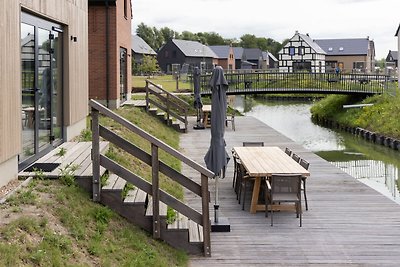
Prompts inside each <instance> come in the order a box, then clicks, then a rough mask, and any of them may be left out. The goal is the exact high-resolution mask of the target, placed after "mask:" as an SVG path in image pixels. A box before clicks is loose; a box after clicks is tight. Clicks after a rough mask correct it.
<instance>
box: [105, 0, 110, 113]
mask: <svg viewBox="0 0 400 267" xmlns="http://www.w3.org/2000/svg"><path fill="white" fill-rule="evenodd" d="M105 4H106V98H107V99H106V100H107V108H109V106H110V77H109V74H110V66H109V63H110V52H109V47H110V41H109V39H110V33H109V24H110V15H109V11H110V8H109V4H108V0H105Z"/></svg>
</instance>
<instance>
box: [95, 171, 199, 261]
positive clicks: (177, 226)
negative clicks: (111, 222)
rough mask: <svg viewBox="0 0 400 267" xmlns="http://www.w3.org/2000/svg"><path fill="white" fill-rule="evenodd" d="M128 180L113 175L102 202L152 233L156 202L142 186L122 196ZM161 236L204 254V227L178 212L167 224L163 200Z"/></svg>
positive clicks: (178, 245) (161, 206)
mask: <svg viewBox="0 0 400 267" xmlns="http://www.w3.org/2000/svg"><path fill="white" fill-rule="evenodd" d="M126 184H127V182H126V181H125V180H124V179H123V178H121V177H118V176H117V175H116V174H111V175H110V176H109V178H108V179H107V181H106V184H105V185H104V186H102V188H101V200H100V202H101V203H102V204H103V205H105V206H107V207H109V208H111V209H113V210H114V211H115V212H117V213H118V214H119V215H121V216H122V217H124V218H126V219H127V220H128V221H130V222H132V223H134V224H136V225H138V226H139V227H141V228H142V229H144V230H146V231H148V232H152V227H153V205H151V203H152V197H151V195H149V194H147V193H146V192H144V191H143V190H141V189H139V188H136V187H135V188H134V189H131V190H129V191H128V192H127V194H126V196H124V195H123V190H124V187H125V186H126ZM159 214H160V220H161V227H160V229H161V239H162V240H164V241H165V242H167V243H168V244H170V245H171V246H173V247H176V248H179V249H183V250H185V251H187V252H189V253H191V254H201V253H203V233H202V231H203V228H202V226H201V225H199V224H197V223H195V222H193V221H192V220H189V219H188V218H187V217H186V216H184V215H182V214H180V213H177V215H176V219H175V221H174V222H173V223H171V224H167V205H166V204H164V203H163V202H160V211H159Z"/></svg>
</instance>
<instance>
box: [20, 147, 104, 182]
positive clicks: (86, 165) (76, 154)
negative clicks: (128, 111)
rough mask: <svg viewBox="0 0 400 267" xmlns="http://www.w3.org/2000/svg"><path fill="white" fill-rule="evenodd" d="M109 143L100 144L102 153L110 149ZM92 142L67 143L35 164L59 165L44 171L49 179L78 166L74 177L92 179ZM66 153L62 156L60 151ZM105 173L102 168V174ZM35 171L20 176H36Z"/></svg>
mask: <svg viewBox="0 0 400 267" xmlns="http://www.w3.org/2000/svg"><path fill="white" fill-rule="evenodd" d="M108 145H109V143H108V142H100V151H101V152H104V151H106V150H107V149H108ZM91 148H92V142H65V143H63V144H62V145H60V146H59V147H57V148H55V149H54V150H52V151H50V153H48V154H46V155H45V156H43V157H41V158H40V159H38V160H37V161H36V162H35V163H38V164H41V163H56V164H59V165H58V166H57V167H56V168H55V169H54V170H52V171H44V172H43V175H44V176H45V177H47V178H58V177H59V176H60V174H61V173H62V170H63V169H65V168H68V166H76V168H77V169H76V171H74V175H75V177H76V178H90V177H92V173H93V172H92V159H91ZM61 150H63V151H64V152H65V153H64V154H63V155H61V153H60V151H61ZM104 171H105V169H104V168H102V170H101V173H103V172H104ZM35 175H36V173H35V172H34V171H22V172H20V173H19V174H18V176H23V177H27V176H35Z"/></svg>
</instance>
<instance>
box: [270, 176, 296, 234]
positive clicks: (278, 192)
mask: <svg viewBox="0 0 400 267" xmlns="http://www.w3.org/2000/svg"><path fill="white" fill-rule="evenodd" d="M265 184H266V187H265V217H268V211H269V210H270V211H271V226H273V225H274V207H273V206H274V204H279V205H280V204H281V203H291V202H292V203H294V205H295V207H296V215H297V217H300V227H301V226H302V217H301V216H302V210H301V174H273V175H272V176H271V177H270V180H269V181H268V180H266V181H265Z"/></svg>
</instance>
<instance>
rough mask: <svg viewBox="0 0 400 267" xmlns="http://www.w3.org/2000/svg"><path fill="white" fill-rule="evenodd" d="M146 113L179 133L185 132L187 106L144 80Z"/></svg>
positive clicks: (186, 126)
mask: <svg viewBox="0 0 400 267" xmlns="http://www.w3.org/2000/svg"><path fill="white" fill-rule="evenodd" d="M145 108H146V111H147V112H148V113H151V114H152V115H153V116H156V117H157V118H159V119H160V120H161V121H162V122H164V123H166V124H167V125H169V126H171V127H173V128H174V129H175V130H177V131H179V132H183V133H185V132H187V128H188V120H187V116H188V110H189V104H188V103H186V102H185V101H183V100H182V99H180V98H178V97H176V96H175V95H173V94H171V93H170V92H168V91H166V90H164V89H162V88H161V87H160V86H159V85H157V84H155V83H152V82H151V81H149V80H146V104H145Z"/></svg>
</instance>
